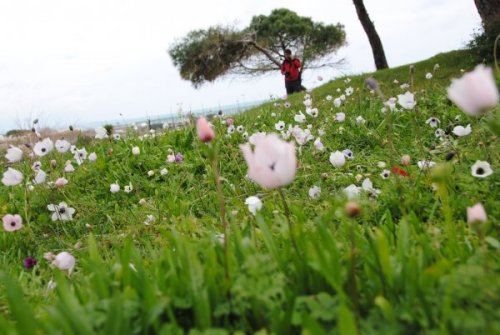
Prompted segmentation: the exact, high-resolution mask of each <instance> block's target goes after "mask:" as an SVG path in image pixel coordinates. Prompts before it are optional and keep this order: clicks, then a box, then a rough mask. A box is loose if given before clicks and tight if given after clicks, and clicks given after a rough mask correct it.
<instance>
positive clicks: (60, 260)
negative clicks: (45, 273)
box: [52, 251, 76, 274]
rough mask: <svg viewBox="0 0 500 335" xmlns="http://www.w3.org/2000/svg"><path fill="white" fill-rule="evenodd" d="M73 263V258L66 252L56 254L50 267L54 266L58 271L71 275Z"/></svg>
mask: <svg viewBox="0 0 500 335" xmlns="http://www.w3.org/2000/svg"><path fill="white" fill-rule="evenodd" d="M75 263H76V260H75V257H74V256H73V255H71V254H70V253H69V252H66V251H63V252H61V253H59V254H57V255H56V257H55V259H54V260H53V261H52V265H54V266H55V267H56V268H58V269H59V270H62V271H68V274H71V272H72V271H73V268H74V267H75Z"/></svg>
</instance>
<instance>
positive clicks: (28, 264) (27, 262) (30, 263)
mask: <svg viewBox="0 0 500 335" xmlns="http://www.w3.org/2000/svg"><path fill="white" fill-rule="evenodd" d="M36 263H37V261H36V259H35V257H33V256H28V257H26V258H25V259H24V262H23V265H24V267H25V268H26V269H31V268H32V267H34V266H35V265H36Z"/></svg>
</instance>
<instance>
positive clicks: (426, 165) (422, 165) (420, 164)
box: [417, 161, 436, 170]
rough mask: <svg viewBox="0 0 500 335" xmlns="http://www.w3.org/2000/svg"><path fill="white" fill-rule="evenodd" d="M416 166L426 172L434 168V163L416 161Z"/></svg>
mask: <svg viewBox="0 0 500 335" xmlns="http://www.w3.org/2000/svg"><path fill="white" fill-rule="evenodd" d="M417 165H418V168H419V169H420V170H426V169H429V168H432V167H433V166H435V165H436V163H435V162H433V161H418V162H417Z"/></svg>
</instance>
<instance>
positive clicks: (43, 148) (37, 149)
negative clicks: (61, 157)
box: [33, 138, 54, 157]
mask: <svg viewBox="0 0 500 335" xmlns="http://www.w3.org/2000/svg"><path fill="white" fill-rule="evenodd" d="M52 149H54V143H52V140H51V139H50V138H46V139H44V140H43V141H40V142H37V143H36V144H35V146H34V147H33V152H34V153H35V155H37V156H40V157H42V156H45V155H46V154H48V153H49V152H51V151H52Z"/></svg>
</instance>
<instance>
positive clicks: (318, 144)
mask: <svg viewBox="0 0 500 335" xmlns="http://www.w3.org/2000/svg"><path fill="white" fill-rule="evenodd" d="M314 147H315V148H316V150H319V151H323V150H324V149H325V146H324V145H323V143H321V138H319V137H318V138H316V139H315V140H314Z"/></svg>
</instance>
